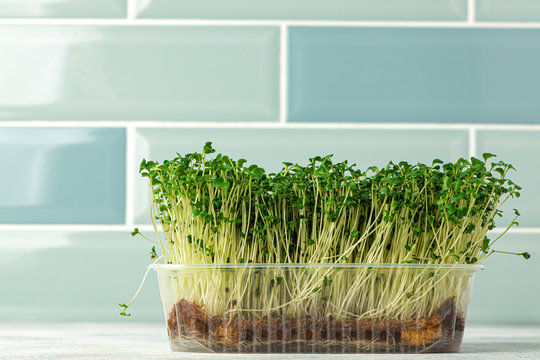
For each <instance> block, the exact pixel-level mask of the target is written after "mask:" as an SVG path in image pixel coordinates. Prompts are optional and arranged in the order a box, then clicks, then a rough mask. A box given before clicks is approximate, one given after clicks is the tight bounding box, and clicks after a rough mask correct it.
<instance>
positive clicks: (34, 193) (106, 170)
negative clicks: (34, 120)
mask: <svg viewBox="0 0 540 360" xmlns="http://www.w3.org/2000/svg"><path fill="white" fill-rule="evenodd" d="M125 144H126V140H125V130H124V129H115V128H108V129H95V128H0V163H1V164H2V167H3V169H4V170H3V172H2V174H3V176H1V177H0V223H11V224H50V223H53V224H73V223H78V224H91V223H99V224H116V223H123V222H124V207H125V168H126V167H125V158H126V155H125V149H126V145H125Z"/></svg>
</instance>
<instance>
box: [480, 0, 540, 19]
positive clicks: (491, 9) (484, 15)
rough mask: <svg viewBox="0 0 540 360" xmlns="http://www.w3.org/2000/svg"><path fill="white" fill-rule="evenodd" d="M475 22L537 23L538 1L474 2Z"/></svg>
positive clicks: (539, 16)
mask: <svg viewBox="0 0 540 360" xmlns="http://www.w3.org/2000/svg"><path fill="white" fill-rule="evenodd" d="M476 19H477V21H539V20H540V1H538V0H512V1H509V0H476Z"/></svg>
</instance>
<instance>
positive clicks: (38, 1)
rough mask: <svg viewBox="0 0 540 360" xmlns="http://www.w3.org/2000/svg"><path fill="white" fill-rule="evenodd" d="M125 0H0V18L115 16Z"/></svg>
mask: <svg viewBox="0 0 540 360" xmlns="http://www.w3.org/2000/svg"><path fill="white" fill-rule="evenodd" d="M126 4H127V2H126V0H0V18H21V17H24V18H115V17H125V16H126Z"/></svg>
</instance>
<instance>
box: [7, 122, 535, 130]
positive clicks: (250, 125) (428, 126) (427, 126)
mask: <svg viewBox="0 0 540 360" xmlns="http://www.w3.org/2000/svg"><path fill="white" fill-rule="evenodd" d="M3 127H5V128H25V127H31V128H51V127H58V128H69V127H71V128H94V127H100V128H126V127H133V128H136V129H142V128H165V129H170V128H188V129H189V128H194V129H199V128H201V129H203V128H246V129H258V128H260V129H273V128H290V129H399V130H403V129H405V130H406V129H411V130H470V129H475V130H505V131H513V130H514V131H538V130H540V124H470V123H469V124H467V123H451V124H444V123H339V122H338V123H324V122H321V123H291V122H286V123H280V122H210V121H204V122H196V121H185V122H170V121H48V120H46V121H40V120H24V121H0V128H3Z"/></svg>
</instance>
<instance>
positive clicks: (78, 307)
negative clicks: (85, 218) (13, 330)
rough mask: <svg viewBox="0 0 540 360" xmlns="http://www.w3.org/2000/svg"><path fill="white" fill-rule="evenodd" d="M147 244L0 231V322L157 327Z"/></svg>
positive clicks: (89, 235)
mask: <svg viewBox="0 0 540 360" xmlns="http://www.w3.org/2000/svg"><path fill="white" fill-rule="evenodd" d="M150 245H151V244H150V243H149V242H147V241H145V240H142V239H141V238H132V237H131V235H130V234H129V231H114V232H93V231H92V232H71V231H19V232H16V231H0V254H9V256H2V257H1V258H0V284H2V287H3V289H4V291H2V296H0V321H9V320H13V321H17V320H19V321H144V320H155V321H163V310H162V306H161V303H160V300H159V292H158V289H157V280H156V278H155V274H153V273H150V274H149V275H148V277H147V280H146V282H145V284H144V287H143V290H142V291H141V293H140V295H139V296H138V297H137V299H136V300H135V302H134V303H133V307H132V308H131V309H129V311H128V313H131V314H132V316H131V317H129V318H125V317H123V316H120V315H119V313H120V310H121V309H120V307H119V306H118V304H119V303H127V302H128V301H129V300H130V299H131V297H132V296H133V294H134V293H135V291H136V290H137V288H138V287H139V284H140V281H141V280H142V278H143V275H144V272H145V270H146V266H147V265H149V264H150V263H151V262H152V260H151V259H150V255H149V251H150Z"/></svg>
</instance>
